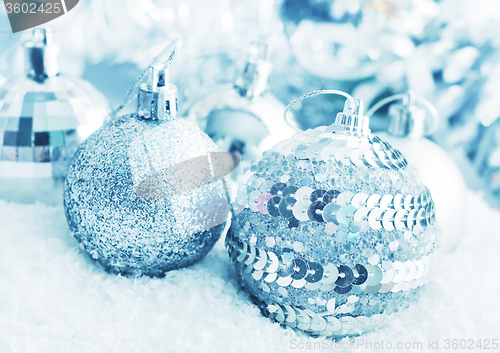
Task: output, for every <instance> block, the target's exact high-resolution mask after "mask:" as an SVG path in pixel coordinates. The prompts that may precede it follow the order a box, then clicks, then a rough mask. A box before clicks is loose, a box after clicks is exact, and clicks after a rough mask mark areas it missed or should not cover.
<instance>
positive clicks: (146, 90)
mask: <svg viewBox="0 0 500 353" xmlns="http://www.w3.org/2000/svg"><path fill="white" fill-rule="evenodd" d="M169 64H170V63H161V64H153V65H151V66H149V71H148V79H147V81H146V82H144V83H142V84H141V85H140V87H139V97H138V108H137V113H138V115H139V117H140V118H142V119H146V120H157V121H165V120H173V119H176V118H177V111H178V106H177V87H176V86H175V85H173V84H171V83H169V72H168V66H169Z"/></svg>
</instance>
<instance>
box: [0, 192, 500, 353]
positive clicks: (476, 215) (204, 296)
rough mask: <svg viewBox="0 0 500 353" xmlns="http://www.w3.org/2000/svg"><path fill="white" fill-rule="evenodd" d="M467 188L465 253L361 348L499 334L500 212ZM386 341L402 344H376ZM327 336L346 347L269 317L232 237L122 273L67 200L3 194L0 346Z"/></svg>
mask: <svg viewBox="0 0 500 353" xmlns="http://www.w3.org/2000/svg"><path fill="white" fill-rule="evenodd" d="M467 200H468V214H467V226H466V227H467V229H466V236H465V238H464V239H463V241H462V243H461V244H460V246H459V248H458V249H457V251H456V252H455V253H453V254H448V255H442V256H441V257H440V263H439V266H438V269H437V273H436V274H435V276H434V278H433V280H432V281H431V283H429V285H428V286H427V290H426V291H425V293H424V294H423V297H422V298H421V300H420V302H419V303H418V304H416V305H413V306H412V307H410V308H409V309H407V310H406V311H403V312H402V313H401V315H399V316H398V317H397V318H396V319H394V320H393V321H391V322H389V324H388V325H387V326H385V327H384V328H383V329H380V330H378V331H375V332H372V333H369V334H367V335H364V336H361V337H360V338H359V339H360V340H364V342H365V344H364V345H363V346H362V345H361V343H362V341H357V343H358V344H359V345H358V346H357V348H354V351H359V352H364V351H370V349H366V347H367V346H368V345H369V343H371V345H372V347H373V348H374V350H375V351H391V350H392V351H396V350H395V349H394V347H395V346H396V344H397V343H398V342H401V343H402V344H403V347H404V345H406V346H407V347H409V346H410V345H413V344H414V342H415V343H417V344H418V343H419V342H422V349H418V346H417V345H415V346H414V347H415V348H416V349H415V350H414V351H418V352H425V351H431V352H435V351H457V350H453V349H451V346H450V349H445V347H446V341H445V340H446V339H450V340H453V339H458V340H460V339H465V340H467V344H470V343H471V342H472V340H474V346H475V344H477V342H478V340H479V339H481V340H482V342H483V345H484V343H485V340H487V339H489V340H491V339H495V338H496V339H500V323H499V321H500V305H498V303H497V301H498V300H499V299H498V298H500V294H499V293H500V275H499V269H500V266H499V263H500V256H499V252H500V212H498V211H496V210H492V209H490V208H489V207H488V206H487V205H486V204H485V203H484V202H483V201H482V199H481V197H480V195H479V194H474V193H472V192H470V193H469V194H468V196H467ZM429 340H430V341H431V342H432V343H433V344H432V348H429ZM436 340H438V342H437V348H438V349H434V348H436ZM382 341H383V342H384V343H383V344H384V346H383V347H387V345H388V343H391V344H392V345H393V347H392V348H393V349H387V350H386V349H385V348H384V349H375V348H377V347H380V348H381V347H382V346H381V345H382ZM457 343H459V341H458V342H457ZM314 344H315V345H314ZM449 344H450V345H451V344H452V341H450V342H449ZM462 344H463V343H462ZM320 347H323V348H326V349H325V350H326V351H331V352H333V351H343V349H342V348H340V347H339V345H337V347H335V345H334V344H333V343H331V344H330V345H327V344H326V342H323V341H322V340H321V339H316V340H315V339H310V338H306V337H299V336H297V335H296V334H295V333H294V332H293V331H291V330H285V329H283V328H281V327H280V326H279V325H278V324H275V323H272V322H271V321H270V320H268V319H266V318H264V317H263V316H262V315H261V314H260V311H259V310H258V309H257V307H256V306H254V305H253V304H252V303H251V302H250V300H249V298H248V296H247V295H246V294H245V293H244V292H242V291H241V290H239V288H238V284H237V282H236V277H235V272H234V270H233V267H232V265H231V263H230V261H229V258H228V256H227V254H226V252H225V249H224V247H223V242H222V240H221V241H219V242H218V243H217V245H216V246H215V248H214V249H213V250H212V251H211V252H210V253H209V254H208V256H207V257H206V258H205V259H204V260H203V261H201V262H200V263H198V264H196V265H194V266H192V267H190V268H187V269H182V270H179V271H173V272H170V273H168V274H167V276H166V277H165V278H162V279H152V278H149V277H140V278H124V277H120V276H114V275H111V274H108V273H106V272H105V271H104V270H103V269H102V268H101V267H99V265H98V264H96V263H94V262H93V261H92V260H90V259H89V258H88V257H87V256H86V255H85V254H84V252H83V251H81V250H80V249H79V247H78V244H77V242H76V240H75V239H73V238H72V237H71V235H70V233H69V230H68V226H67V224H66V219H65V217H64V212H63V208H62V207H48V206H44V205H41V204H37V205H20V204H14V203H7V202H5V201H0V352H1V353H10V352H37V353H39V352H47V353H49V352H50V353H56V352H64V353H69V352H99V353H100V352H120V353H122V352H141V353H143V352H288V351H290V352H300V351H302V352H320V351H323V349H322V348H320ZM344 347H348V343H347V341H345V342H344ZM352 347H356V346H352ZM301 348H303V349H301ZM491 348H492V345H491V343H490V349H488V350H486V351H490V352H492V351H498V350H495V349H491ZM476 350H479V349H478V348H476ZM483 350H484V349H483ZM397 351H405V350H404V349H398V350H397ZM466 351H469V352H470V350H466Z"/></svg>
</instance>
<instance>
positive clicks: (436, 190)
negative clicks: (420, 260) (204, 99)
mask: <svg viewBox="0 0 500 353" xmlns="http://www.w3.org/2000/svg"><path fill="white" fill-rule="evenodd" d="M378 135H379V136H380V138H382V139H384V140H386V141H387V142H389V143H390V144H391V146H392V147H394V148H396V149H397V150H399V151H400V152H401V153H403V155H404V156H405V157H406V159H407V160H408V163H409V164H410V165H411V164H413V165H414V166H415V167H416V168H417V169H418V177H419V179H420V180H421V181H422V182H423V183H424V184H425V185H426V186H427V187H428V188H429V190H430V191H431V194H432V199H433V200H434V203H435V205H436V218H437V221H438V222H439V226H440V227H441V231H442V235H441V238H440V239H441V241H440V243H441V251H442V252H443V253H449V252H452V251H454V250H455V248H456V247H457V245H458V244H459V242H460V240H461V239H462V237H463V236H464V234H465V215H466V211H467V207H466V196H467V195H466V193H467V187H466V185H465V180H464V178H463V176H462V173H461V172H460V169H458V167H457V165H456V164H455V162H454V161H453V160H452V159H451V157H450V156H449V155H448V153H446V151H445V150H443V149H442V148H441V147H440V146H439V145H437V144H436V143H434V142H432V141H430V140H428V139H426V138H424V137H422V138H419V139H411V138H401V137H395V136H391V135H389V134H387V133H379V134H378Z"/></svg>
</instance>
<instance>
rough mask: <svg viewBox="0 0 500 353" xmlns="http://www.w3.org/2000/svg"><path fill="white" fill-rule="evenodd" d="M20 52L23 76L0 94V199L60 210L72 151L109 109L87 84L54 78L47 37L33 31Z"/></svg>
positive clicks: (54, 61) (54, 63)
mask: <svg viewBox="0 0 500 353" xmlns="http://www.w3.org/2000/svg"><path fill="white" fill-rule="evenodd" d="M24 48H25V56H26V76H25V77H20V78H16V79H13V80H11V81H8V82H7V83H6V84H5V85H3V86H2V87H1V88H0V197H1V198H3V199H7V200H11V201H18V202H28V203H31V202H35V201H42V202H46V203H49V204H60V203H61V201H62V189H63V181H64V177H65V176H66V171H67V169H68V166H69V164H70V163H71V160H72V159H73V156H74V154H75V152H76V150H77V148H78V146H79V145H80V143H81V142H82V141H83V140H84V139H85V138H86V137H87V136H89V135H90V134H91V133H92V132H94V131H95V130H96V129H97V128H98V127H99V126H101V125H102V122H103V120H104V118H105V117H106V116H107V115H108V114H109V107H108V103H107V101H106V99H105V98H104V96H103V95H102V94H100V93H99V92H98V91H97V90H96V89H95V88H94V87H93V86H92V85H91V84H89V83H88V82H86V81H83V80H80V79H78V78H75V77H70V76H64V75H60V74H59V71H58V67H57V56H58V53H59V48H58V46H57V45H55V44H52V43H51V38H50V33H47V32H46V31H45V30H44V29H35V30H34V31H33V38H32V39H31V40H30V41H28V42H27V43H25V45H24Z"/></svg>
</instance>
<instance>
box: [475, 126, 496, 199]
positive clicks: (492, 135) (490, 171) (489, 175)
mask: <svg viewBox="0 0 500 353" xmlns="http://www.w3.org/2000/svg"><path fill="white" fill-rule="evenodd" d="M474 166H475V167H476V169H477V170H478V173H479V176H480V177H482V179H483V182H484V185H483V187H484V188H485V189H486V191H487V194H486V199H487V201H489V203H490V204H492V205H493V206H495V207H497V208H500V120H496V121H495V122H494V123H493V124H491V125H490V126H489V127H488V128H487V129H485V131H484V133H483V134H482V139H481V141H480V143H479V146H478V148H477V152H476V158H475V160H474Z"/></svg>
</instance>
